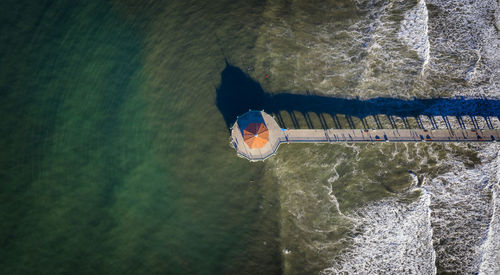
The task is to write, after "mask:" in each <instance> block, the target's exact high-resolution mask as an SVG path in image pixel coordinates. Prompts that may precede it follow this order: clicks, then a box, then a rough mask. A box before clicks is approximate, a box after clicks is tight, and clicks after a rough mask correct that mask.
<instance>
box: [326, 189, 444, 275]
mask: <svg viewBox="0 0 500 275" xmlns="http://www.w3.org/2000/svg"><path fill="white" fill-rule="evenodd" d="M419 190H420V191H421V192H422V195H421V196H420V198H419V199H418V200H417V201H415V202H413V203H410V204H408V203H407V202H402V201H398V200H397V199H395V198H392V199H387V200H382V201H378V202H374V203H372V204H369V205H367V206H366V207H363V208H362V209H360V210H359V211H358V212H357V213H356V214H355V215H353V217H352V218H353V219H354V220H356V229H355V231H356V232H357V235H356V236H355V237H353V238H352V239H351V242H352V245H351V247H350V248H349V249H348V250H347V251H345V252H344V253H343V254H342V256H340V257H337V258H335V259H334V261H333V262H332V266H331V267H329V268H326V269H324V270H323V271H322V273H323V274H343V272H345V273H346V274H435V273H436V267H435V265H434V260H435V253H434V249H433V245H432V227H431V222H430V217H431V212H430V209H429V205H430V194H429V193H428V192H427V191H426V190H425V189H419Z"/></svg>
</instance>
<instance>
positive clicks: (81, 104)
mask: <svg viewBox="0 0 500 275" xmlns="http://www.w3.org/2000/svg"><path fill="white" fill-rule="evenodd" d="M452 2H453V3H452V4H450V3H449V1H438V0H433V1H423V0H420V1H414V2H408V1H377V0H358V1H299V0H294V1H274V0H273V1H257V0H256V1H215V2H214V1H212V2H206V3H205V2H203V3H202V2H200V1H128V0H125V1H118V0H116V1H110V2H102V1H87V2H86V3H78V4H75V3H72V2H71V3H69V2H65V1H39V2H38V3H34V2H32V1H31V2H27V1H10V0H7V1H3V2H2V3H1V4H0V11H1V14H2V16H1V17H0V20H1V21H0V23H1V24H0V30H1V31H2V33H3V34H4V35H2V36H0V39H1V42H2V43H1V44H0V45H1V46H0V48H1V50H0V60H1V61H2V62H1V64H2V66H0V94H1V95H2V97H3V100H2V101H1V102H0V112H1V116H2V119H0V131H1V132H0V134H1V136H2V138H1V139H0V152H1V153H0V184H1V185H0V214H1V215H2V216H1V217H2V221H3V226H2V227H1V228H0V237H1V239H0V241H1V243H2V248H3V249H1V250H0V271H2V273H5V274H32V273H35V272H36V273H45V274H60V273H74V272H78V273H104V274H111V273H117V274H123V273H129V274H139V273H142V274H154V273H159V274H164V273H168V274H221V273H222V274H277V273H285V274H311V273H324V274H336V273H339V272H342V271H347V272H350V273H352V274H367V273H376V272H382V271H386V272H387V271H390V272H393V273H398V274H404V273H407V274H429V273H430V274H432V273H435V272H437V273H443V272H453V273H457V274H469V273H476V272H480V273H482V274H494V273H495V271H497V270H498V269H499V266H498V264H497V263H498V261H497V260H496V259H497V258H498V257H497V255H496V253H495V251H496V250H497V246H498V245H497V243H498V242H497V241H495V240H497V239H498V236H499V231H498V205H500V204H499V203H498V181H499V179H498V170H499V167H498V165H499V164H498V159H499V158H498V151H499V146H498V145H495V144H490V145H486V144H481V145H467V144H365V145H352V144H345V145H326V144H323V145H305V144H302V145H293V146H286V145H285V146H283V147H282V148H280V151H279V153H278V154H277V155H276V156H275V157H273V158H271V159H269V160H267V161H265V162H264V163H249V162H248V161H246V160H244V159H240V158H238V157H236V154H235V152H234V150H233V149H232V148H230V146H229V132H228V129H227V126H228V125H227V121H226V120H225V116H224V114H223V113H221V110H220V109H219V108H218V106H217V105H216V96H217V90H218V88H220V87H219V85H221V77H222V76H221V72H222V71H223V70H224V69H225V68H227V67H226V65H227V64H226V61H227V62H229V63H230V64H231V65H233V66H235V67H236V68H239V69H241V70H242V71H243V72H244V73H246V74H247V75H248V76H250V77H251V78H252V79H253V80H255V81H257V82H258V84H259V85H261V86H262V88H263V91H265V92H266V93H268V94H280V93H292V94H306V93H314V94H318V95H327V96H335V97H337V98H351V99H352V98H354V97H359V98H360V99H369V98H374V97H388V98H397V99H411V98H413V97H414V96H416V97H418V98H431V97H447V96H467V97H476V98H477V97H483V96H484V97H487V98H490V99H493V100H499V99H500V98H499V94H498V91H499V89H498V87H499V83H500V80H499V78H498V76H499V75H500V73H498V72H499V68H500V67H499V65H498V64H500V63H499V62H498V58H499V56H498V52H499V51H498V50H497V49H498V46H499V45H500V41H499V39H498V26H497V27H495V24H497V23H498V18H499V17H498V14H499V12H498V7H497V5H498V3H496V2H495V1H475V2H474V1H472V2H470V3H455V1H452ZM416 19H418V20H417V21H414V20H416ZM412 20H413V21H412ZM467 22H469V24H467ZM495 22H496V23H495ZM464 24H465V25H464ZM497 25H498V24H497ZM266 75H267V76H266Z"/></svg>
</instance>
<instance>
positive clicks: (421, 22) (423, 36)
mask: <svg viewBox="0 0 500 275" xmlns="http://www.w3.org/2000/svg"><path fill="white" fill-rule="evenodd" d="M428 21H429V14H428V11H427V6H426V4H425V1H424V0H419V1H418V3H417V5H416V6H415V7H414V8H412V9H411V10H409V11H407V12H406V13H405V18H404V20H403V21H402V22H401V30H400V31H399V33H398V35H399V37H401V38H402V39H403V40H404V41H405V42H406V44H407V45H408V47H410V48H411V49H413V50H415V51H416V52H417V54H418V56H419V57H420V59H421V60H422V72H423V71H424V70H425V67H426V66H427V63H428V62H429V58H430V53H429V51H430V44H429V35H428V34H429V32H428V25H427V22H428Z"/></svg>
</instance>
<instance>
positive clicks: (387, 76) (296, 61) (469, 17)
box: [255, 0, 500, 274]
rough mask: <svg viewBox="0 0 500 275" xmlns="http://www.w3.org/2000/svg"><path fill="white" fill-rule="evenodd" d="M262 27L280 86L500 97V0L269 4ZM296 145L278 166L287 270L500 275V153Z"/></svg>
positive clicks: (266, 62) (480, 148) (261, 53)
mask: <svg viewBox="0 0 500 275" xmlns="http://www.w3.org/2000/svg"><path fill="white" fill-rule="evenodd" d="M311 14H312V15H311ZM347 15H349V16H347ZM311 17H313V18H314V19H311ZM264 20H265V21H266V22H267V23H266V24H264V27H262V28H261V30H260V31H261V32H262V35H261V36H260V38H259V40H258V42H257V45H256V49H255V50H256V56H257V61H256V64H255V67H256V68H257V69H260V70H265V71H269V72H271V73H272V75H273V77H275V78H276V79H277V80H276V81H274V82H272V83H266V81H262V82H263V85H264V88H266V90H269V91H274V92H280V91H284V90H285V91H289V92H296V93H301V92H304V91H305V90H308V91H313V92H317V93H321V94H327V95H332V96H346V97H359V98H372V97H377V96H384V97H396V98H413V97H423V98H430V97H437V96H439V97H454V96H466V97H487V98H493V99H499V98H500V35H499V29H500V4H499V3H498V1H496V0H486V1H444V0H418V1H381V0H380V1H378V0H357V1H354V2H352V1H338V2H336V3H325V2H321V3H319V2H318V1H312V3H308V2H306V1H291V2H290V3H288V4H284V2H281V1H270V2H269V7H268V9H266V12H265V13H264ZM290 45H293V46H290ZM289 47H290V48H292V49H290V48H289ZM281 52H284V54H279V53H281ZM257 78H258V76H257ZM495 123H496V126H498V121H497V122H495ZM439 124H440V127H444V122H443V121H441V122H439ZM480 126H483V127H484V124H481V125H480ZM332 148H333V149H332ZM297 150H298V151H300V153H299V154H298V155H299V156H300V157H294V154H293V152H294V151H293V149H288V148H286V149H284V151H285V152H284V153H282V154H281V153H280V154H279V155H278V156H277V158H276V159H273V160H271V161H272V167H273V169H274V170H275V171H276V174H277V176H278V179H279V183H280V186H281V187H280V192H281V193H280V197H281V208H282V222H281V227H282V239H283V251H284V252H283V258H284V262H285V264H284V266H285V273H290V274H299V273H302V272H320V273H322V274H436V273H439V272H452V273H455V274H475V273H479V274H499V273H500V256H499V253H498V251H500V218H499V211H500V201H499V199H500V195H499V190H500V187H499V185H500V183H499V182H500V172H499V170H500V156H499V154H498V152H499V151H500V146H499V145H498V144H478V145H467V144H443V145H411V144H410V145H393V146H390V145H380V146H379V147H377V146H374V147H372V146H369V145H367V146H358V145H339V146H335V147H333V146H330V147H328V146H315V145H312V146H309V147H307V146H304V147H303V148H300V149H297ZM295 153H297V152H295ZM366 159H370V160H371V161H372V162H371V163H372V164H373V166H374V167H375V168H373V167H370V166H369V165H365V166H363V164H362V163H363V162H365V161H366ZM384 162H385V163H384ZM294 169H295V170H294ZM298 170H300V171H298ZM405 171H406V172H405ZM396 181H397V182H399V183H400V187H401V188H399V189H397V190H395V189H394V188H393V186H395V185H396V184H394V182H396ZM373 186H376V187H373ZM387 186H390V187H387ZM376 188H380V189H376ZM384 188H385V190H384V192H386V193H384V194H385V195H380V196H379V195H373V196H369V195H367V194H371V193H369V192H373V194H378V193H377V192H380V193H382V191H381V190H382V189H384ZM349 192H351V193H349ZM363 192H364V193H363ZM350 194H351V195H350ZM352 194H356V196H357V197H355V196H354V195H352ZM353 201H356V202H353ZM339 232H341V233H339ZM339 236H341V237H339ZM285 252H286V253H285ZM297 270H298V271H297Z"/></svg>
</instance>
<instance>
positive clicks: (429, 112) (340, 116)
mask: <svg viewBox="0 0 500 275" xmlns="http://www.w3.org/2000/svg"><path fill="white" fill-rule="evenodd" d="M216 105H217V107H218V109H219V111H220V112H221V114H222V116H223V118H224V120H225V122H226V125H227V127H228V129H229V128H230V127H231V126H232V125H233V124H234V122H235V121H236V118H237V117H238V116H239V115H241V114H244V113H245V112H247V111H248V110H250V109H251V110H264V111H265V112H267V113H269V114H272V115H273V116H274V117H275V119H276V120H277V122H278V124H280V126H281V127H282V128H324V129H326V128H337V129H339V128H364V129H367V128H388V127H390V128H433V129H435V128H443V127H444V128H474V129H478V128H481V127H484V128H490V129H493V128H498V127H499V126H500V125H498V124H499V122H500V121H499V118H500V100H498V99H482V98H464V97H460V98H429V99H417V98H414V99H411V100H405V99H396V98H384V97H377V98H372V99H368V100H361V99H358V98H355V99H348V98H338V97H328V96H318V95H311V94H310V93H307V94H306V95H300V94H290V93H278V94H271V93H266V92H265V91H264V90H263V89H262V87H261V85H260V84H259V83H258V82H256V81H255V80H253V79H252V78H251V77H249V76H248V75H247V74H245V73H244V72H243V71H242V70H241V69H239V68H238V67H235V66H232V65H231V64H229V63H226V67H225V68H224V70H223V71H222V73H221V83H220V85H219V87H217V96H216ZM451 120H453V121H451ZM479 121H480V123H479Z"/></svg>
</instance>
